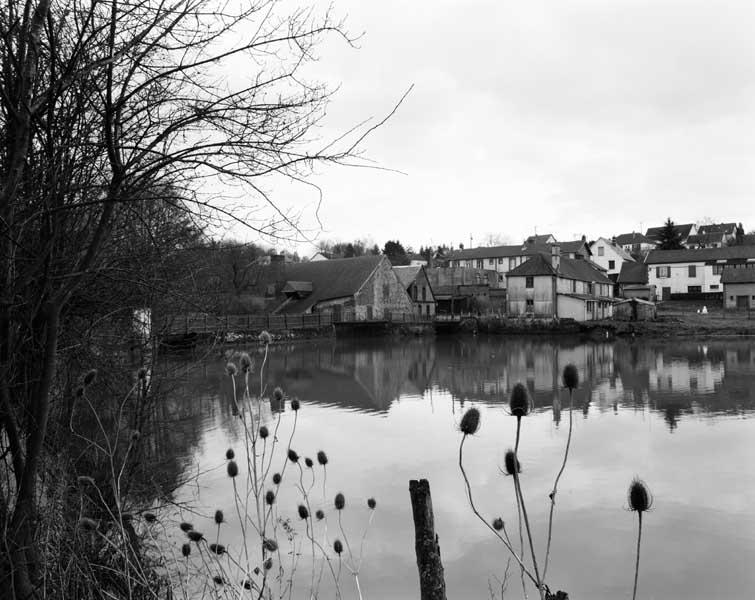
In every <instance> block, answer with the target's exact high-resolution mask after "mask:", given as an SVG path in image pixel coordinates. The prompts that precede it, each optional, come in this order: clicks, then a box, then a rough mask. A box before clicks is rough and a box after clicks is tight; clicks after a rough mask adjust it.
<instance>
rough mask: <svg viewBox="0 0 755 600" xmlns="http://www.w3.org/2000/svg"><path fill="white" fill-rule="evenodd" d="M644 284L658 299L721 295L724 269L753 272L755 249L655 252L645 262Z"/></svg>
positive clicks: (736, 248)
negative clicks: (686, 295) (673, 296)
mask: <svg viewBox="0 0 755 600" xmlns="http://www.w3.org/2000/svg"><path fill="white" fill-rule="evenodd" d="M646 263H647V265H648V267H649V269H648V283H649V284H650V285H654V286H656V290H657V291H658V294H659V296H660V298H661V299H663V300H668V299H669V298H670V297H671V295H672V294H674V295H675V294H710V293H713V294H722V293H723V287H722V284H721V274H722V273H723V271H724V268H726V267H727V266H733V267H736V268H753V269H755V246H731V247H725V248H701V249H697V250H656V251H654V252H651V253H650V254H649V255H648V257H647V260H646Z"/></svg>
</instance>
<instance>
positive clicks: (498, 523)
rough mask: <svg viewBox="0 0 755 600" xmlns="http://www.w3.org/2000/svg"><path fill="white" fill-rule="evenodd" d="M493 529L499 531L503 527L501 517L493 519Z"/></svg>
mask: <svg viewBox="0 0 755 600" xmlns="http://www.w3.org/2000/svg"><path fill="white" fill-rule="evenodd" d="M493 529H495V530H496V531H501V529H503V519H502V518H501V517H496V518H495V519H493Z"/></svg>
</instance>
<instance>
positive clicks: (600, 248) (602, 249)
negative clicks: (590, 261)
mask: <svg viewBox="0 0 755 600" xmlns="http://www.w3.org/2000/svg"><path fill="white" fill-rule="evenodd" d="M605 253H606V249H605V248H604V247H603V246H598V256H603V255H604V254H605Z"/></svg>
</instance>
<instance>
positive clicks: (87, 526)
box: [79, 517, 98, 531]
mask: <svg viewBox="0 0 755 600" xmlns="http://www.w3.org/2000/svg"><path fill="white" fill-rule="evenodd" d="M97 526H98V523H97V521H95V520H94V519H90V518H89V517H81V518H80V519H79V527H80V528H81V529H83V530H84V531H94V530H95V529H97Z"/></svg>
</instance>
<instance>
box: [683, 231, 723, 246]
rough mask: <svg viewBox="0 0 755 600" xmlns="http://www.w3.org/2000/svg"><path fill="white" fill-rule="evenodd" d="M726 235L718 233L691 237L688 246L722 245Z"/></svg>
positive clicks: (688, 239) (699, 234)
mask: <svg viewBox="0 0 755 600" xmlns="http://www.w3.org/2000/svg"><path fill="white" fill-rule="evenodd" d="M724 235H725V234H724V233H723V232H721V231H719V232H718V233H698V234H697V235H691V236H689V237H688V238H687V246H694V245H695V244H704V245H707V244H715V243H718V244H722V243H723V240H724Z"/></svg>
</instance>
